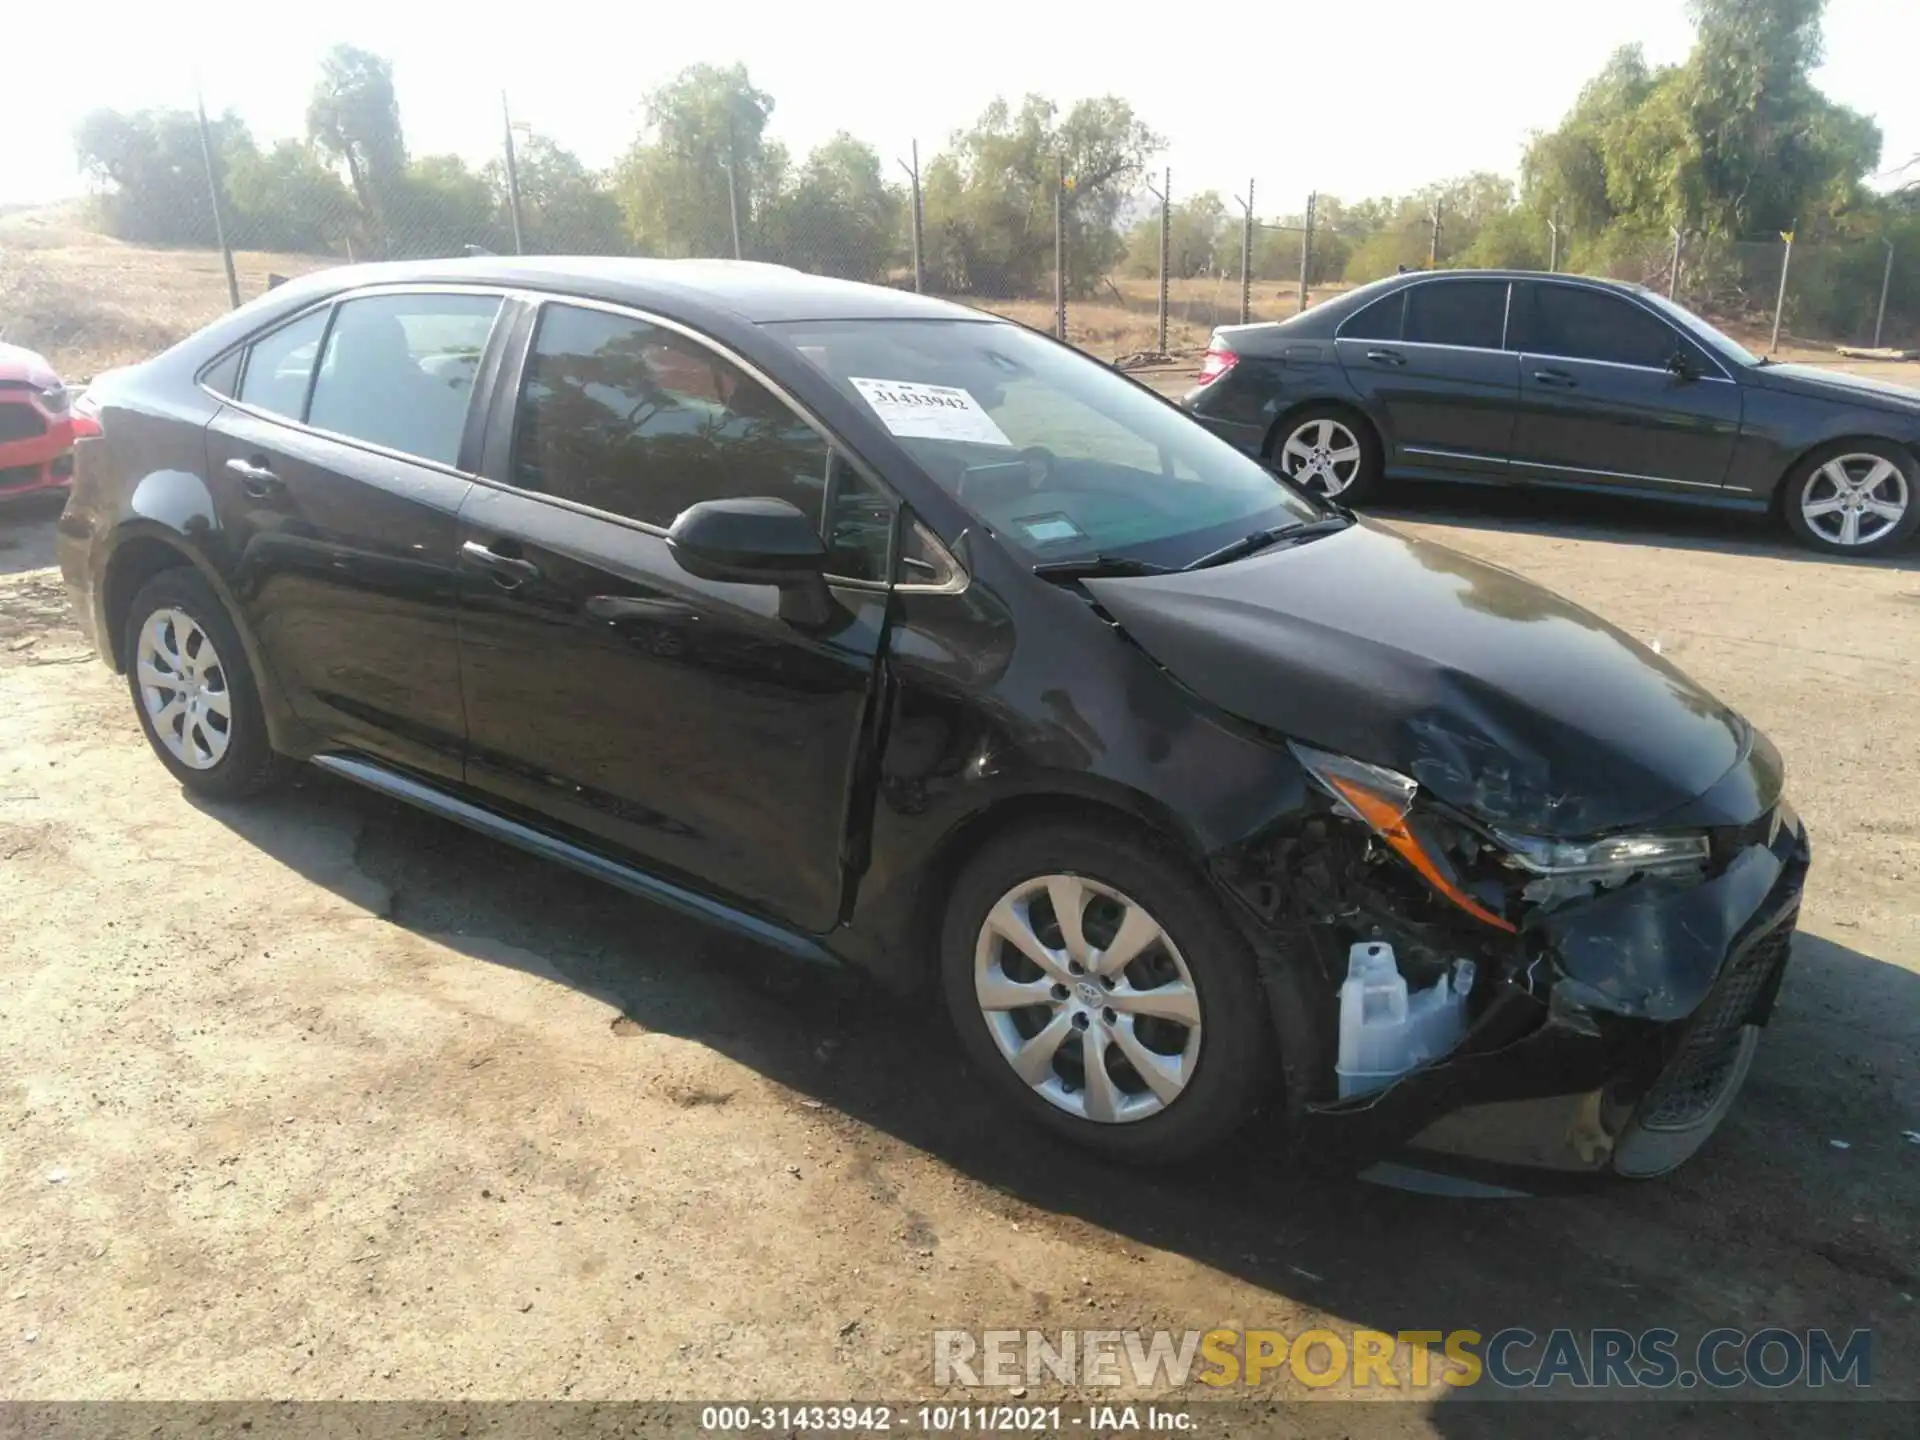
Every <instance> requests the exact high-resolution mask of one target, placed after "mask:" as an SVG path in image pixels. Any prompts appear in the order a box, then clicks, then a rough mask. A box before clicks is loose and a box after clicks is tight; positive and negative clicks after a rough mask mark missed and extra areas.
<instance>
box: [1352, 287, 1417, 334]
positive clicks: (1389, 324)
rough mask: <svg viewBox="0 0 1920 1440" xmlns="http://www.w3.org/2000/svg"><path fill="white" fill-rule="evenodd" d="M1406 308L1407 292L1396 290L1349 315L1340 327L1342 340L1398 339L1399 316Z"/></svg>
mask: <svg viewBox="0 0 1920 1440" xmlns="http://www.w3.org/2000/svg"><path fill="white" fill-rule="evenodd" d="M1406 308H1407V292H1406V291H1404V290H1396V291H1394V293H1393V294H1391V295H1388V296H1386V297H1385V298H1384V299H1380V300H1376V301H1374V302H1373V304H1371V305H1368V306H1366V307H1364V308H1363V309H1361V310H1360V311H1359V313H1357V314H1354V315H1349V316H1348V317H1347V319H1346V323H1345V324H1343V325H1342V326H1341V327H1340V338H1341V339H1342V340H1398V339H1399V338H1400V317H1401V314H1402V313H1403V312H1404V311H1405V310H1406Z"/></svg>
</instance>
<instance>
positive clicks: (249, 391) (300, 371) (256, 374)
mask: <svg viewBox="0 0 1920 1440" xmlns="http://www.w3.org/2000/svg"><path fill="white" fill-rule="evenodd" d="M329 313H330V312H329V311H328V310H326V309H325V308H322V309H319V310H314V311H310V312H309V313H308V314H305V315H302V316H301V317H300V318H299V319H298V320H295V321H292V322H291V323H289V324H286V325H282V326H281V327H280V328H279V329H278V330H275V331H273V332H272V333H270V334H267V335H263V336H261V337H260V338H259V339H258V340H256V341H254V342H253V348H252V349H251V350H249V351H248V352H247V369H246V374H245V376H244V377H243V378H242V379H241V382H240V394H239V395H238V397H236V398H238V399H239V400H240V401H241V403H242V404H246V405H251V406H253V408H254V409H256V410H265V411H266V412H267V413H268V414H270V415H284V416H285V417H286V418H287V419H289V420H298V419H300V418H301V412H302V411H303V410H304V409H305V408H306V404H307V383H308V381H310V380H311V379H312V378H313V361H314V357H315V356H317V355H318V354H319V353H320V337H321V336H322V335H324V334H325V333H326V329H327V316H328V314H329Z"/></svg>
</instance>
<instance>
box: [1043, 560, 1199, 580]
mask: <svg viewBox="0 0 1920 1440" xmlns="http://www.w3.org/2000/svg"><path fill="white" fill-rule="evenodd" d="M1033 573H1034V574H1036V575H1038V576H1039V577H1040V578H1041V579H1042V580H1098V579H1100V578H1102V577H1103V576H1123V575H1171V574H1172V573H1173V571H1172V570H1170V569H1169V568H1168V567H1167V566H1165V565H1155V564H1153V563H1152V562H1151V561H1147V560H1131V559H1128V558H1127V557H1126V556H1125V555H1087V556H1084V557H1082V558H1081V559H1078V560H1047V561H1043V562H1042V563H1041V564H1038V565H1036V566H1034V567H1033Z"/></svg>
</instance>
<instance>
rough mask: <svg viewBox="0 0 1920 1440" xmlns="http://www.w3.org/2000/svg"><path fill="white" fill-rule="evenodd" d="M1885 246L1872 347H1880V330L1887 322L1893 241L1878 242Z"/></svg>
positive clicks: (1891, 279) (1891, 278)
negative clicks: (1878, 309)
mask: <svg viewBox="0 0 1920 1440" xmlns="http://www.w3.org/2000/svg"><path fill="white" fill-rule="evenodd" d="M1880 243H1881V244H1882V245H1884V246H1886V247H1887V268H1886V269H1885V270H1883V271H1881V272H1880V313H1879V314H1878V315H1876V316H1875V317H1874V321H1873V348H1874V349H1876V350H1878V349H1879V348H1880V330H1881V328H1882V327H1883V326H1884V325H1885V324H1886V323H1887V289H1888V287H1889V286H1891V285H1892V284H1893V241H1891V240H1885V239H1883V240H1882V241H1881V242H1880Z"/></svg>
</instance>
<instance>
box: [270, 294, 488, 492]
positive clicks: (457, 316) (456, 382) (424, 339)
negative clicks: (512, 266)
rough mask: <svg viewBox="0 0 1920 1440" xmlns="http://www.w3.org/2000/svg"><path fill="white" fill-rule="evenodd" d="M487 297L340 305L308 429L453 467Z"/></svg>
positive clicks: (482, 345)
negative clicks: (326, 432)
mask: <svg viewBox="0 0 1920 1440" xmlns="http://www.w3.org/2000/svg"><path fill="white" fill-rule="evenodd" d="M499 311H500V300H499V297H498V296H494V295H462V294H402V295H370V296H366V297H364V298H362V299H358V300H348V301H346V302H345V303H344V304H342V305H340V306H339V307H338V310H337V311H336V313H335V316H334V321H333V327H332V329H330V330H329V331H328V332H327V342H326V349H325V351H324V352H323V354H322V356H321V359H320V373H319V375H318V376H317V377H316V379H315V380H314V385H313V403H312V405H311V406H310V407H309V409H308V411H307V423H308V424H309V425H312V426H313V427H314V428H315V429H317V430H327V431H330V432H332V433H333V434H335V435H344V436H347V437H348V438H350V439H354V440H364V441H366V442H367V443H368V444H370V445H378V446H380V447H382V448H383V449H387V450H397V451H399V452H401V453H402V454H405V455H415V456H418V457H419V458H420V459H422V460H432V461H434V462H436V463H438V464H441V465H453V464H456V463H457V462H458V460H459V457H460V437H461V435H462V433H463V432H464V431H465V429H466V423H467V406H468V404H469V402H470V401H471V400H472V398H473V383H474V378H475V376H477V375H478V374H479V370H480V356H481V353H482V352H483V351H484V350H485V349H486V347H487V335H488V332H489V331H491V330H492V328H493V321H494V317H495V316H496V315H497V314H498V313H499Z"/></svg>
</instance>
